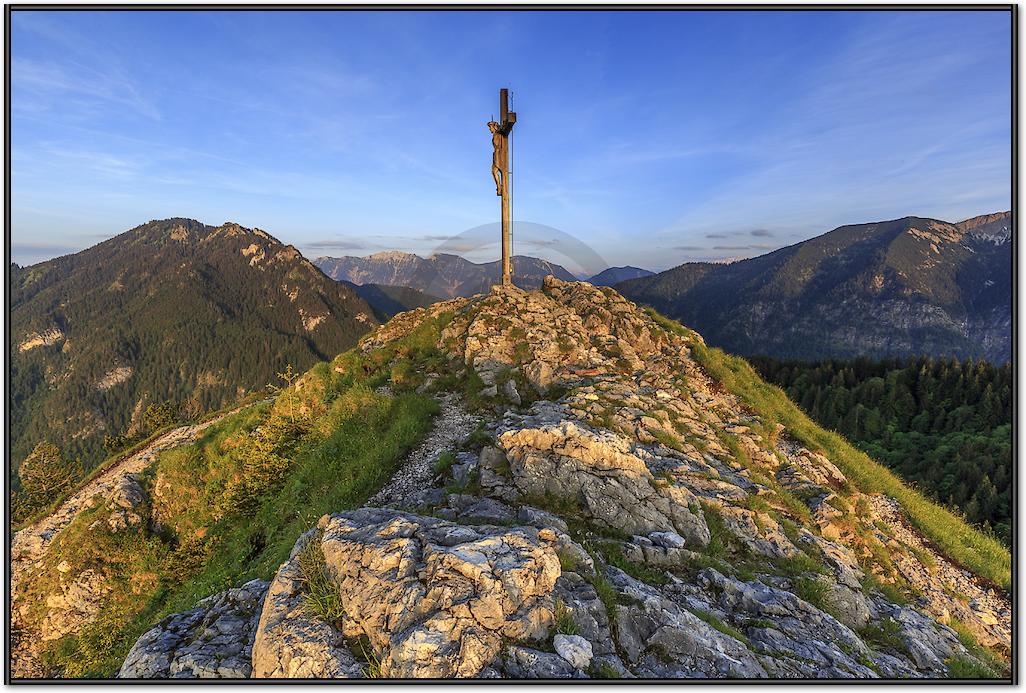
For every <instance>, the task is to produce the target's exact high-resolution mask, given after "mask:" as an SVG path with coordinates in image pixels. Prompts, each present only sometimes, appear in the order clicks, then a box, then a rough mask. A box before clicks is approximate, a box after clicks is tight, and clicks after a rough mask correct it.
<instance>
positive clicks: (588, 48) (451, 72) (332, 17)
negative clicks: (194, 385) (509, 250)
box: [11, 11, 1011, 270]
mask: <svg viewBox="0 0 1026 693" xmlns="http://www.w3.org/2000/svg"><path fill="white" fill-rule="evenodd" d="M1009 35H1010V14H1009V13H1008V12H980V11H976V12H676V13H674V12H636V13H633V12H632V13H624V12H621V13H617V12H578V13H569V12H500V11H492V12H477V13H475V12H434V13H431V12H377V13H374V12H369V13H366V12H362V13H358V12H313V13H300V12H108V13H104V12H85V11H83V12H42V11H17V12H14V13H13V14H12V39H11V50H12V58H11V59H12V63H11V68H12V71H11V75H12V92H13V93H12V104H11V107H12V148H11V163H12V189H13V195H12V200H11V202H12V205H11V206H12V215H13V224H12V228H11V233H12V252H13V259H14V260H15V261H16V262H21V263H27V262H37V261H40V260H42V259H45V258H48V257H53V256H56V255H61V254H64V253H68V252H74V251H77V250H80V249H82V248H85V247H88V246H90V245H93V244H95V243H97V242H99V241H100V240H102V239H103V238H107V237H109V236H112V235H115V234H117V233H120V232H122V231H124V230H126V229H128V228H131V227H133V226H136V225H138V224H141V223H144V222H146V221H148V220H150V219H160V218H165V217H170V216H186V217H192V218H196V219H199V220H201V221H204V222H206V223H210V224H219V223H221V222H223V221H226V220H232V221H237V222H239V223H241V224H243V225H246V226H258V227H260V228H262V229H265V230H267V231H269V232H270V233H272V234H274V235H275V236H277V237H278V238H280V239H281V240H283V241H285V242H288V243H292V244H294V245H296V246H297V247H299V248H300V249H301V250H302V251H303V252H304V253H305V254H306V255H307V256H309V257H315V256H318V255H365V254H369V253H372V252H375V251H379V250H385V249H393V248H396V249H402V250H409V251H412V252H419V253H421V254H428V253H430V252H431V251H432V250H433V249H435V248H436V247H438V246H439V245H440V244H441V243H443V241H444V240H445V239H447V238H451V237H453V236H456V235H458V234H460V233H461V232H463V231H464V230H466V229H470V228H474V227H479V226H480V225H482V224H487V223H490V222H493V221H495V220H497V217H498V211H499V208H498V200H497V198H496V197H495V194H494V186H493V184H492V180H491V175H490V172H489V166H490V163H491V151H490V139H489V133H488V131H487V129H486V127H485V122H486V121H487V120H488V119H489V117H491V116H492V115H494V114H495V113H496V111H497V91H498V88H499V87H501V86H509V87H511V88H512V90H513V92H514V100H515V107H516V110H517V112H518V116H519V122H518V124H517V126H516V131H515V133H514V138H515V139H514V146H515V152H514V167H515V174H514V182H515V213H516V217H517V218H518V219H521V220H525V221H531V222H536V224H537V226H531V227H529V228H531V229H535V228H537V229H545V228H546V226H547V227H553V228H555V229H558V230H559V231H561V232H563V233H565V234H569V235H570V236H572V237H575V238H577V239H579V240H581V241H582V242H584V243H585V244H587V245H588V246H590V247H591V248H593V249H594V250H595V251H596V252H597V253H598V254H599V255H600V256H601V257H602V258H604V259H605V260H606V261H608V262H609V263H610V264H613V265H623V264H633V265H639V266H642V267H648V268H651V269H656V270H659V269H665V268H667V267H670V266H674V265H676V264H679V263H681V262H684V261H688V260H693V259H719V258H724V257H738V256H751V255H758V254H762V253H764V252H767V251H768V250H771V249H773V248H777V247H780V246H783V245H789V244H791V243H794V242H797V241H799V240H802V239H804V238H809V237H811V236H815V235H818V234H820V233H823V232H825V231H827V230H829V229H831V228H834V227H836V226H839V225H841V224H845V223H859V222H866V221H875V220H881V219H890V218H896V217H901V216H905V215H910V214H915V215H920V216H932V217H936V218H941V219H946V220H950V221H957V220H961V219H963V218H967V217H970V216H975V215H977V214H982V213H986V212H993V211H999V210H1005V209H1008V208H1009V207H1010V205H1011V185H1010V175H1011V158H1010V156H1011V154H1010V146H1011V117H1010V109H1011V75H1010V61H1011V57H1010V50H1011V49H1010V38H1009ZM525 228H528V227H527V226H526V225H525ZM518 240H519V241H520V244H519V246H518V247H517V248H516V251H517V252H521V253H525V254H533V255H539V256H543V257H544V256H548V258H549V259H552V260H554V261H557V262H560V261H564V260H567V258H563V257H560V256H559V254H558V253H555V254H553V253H554V251H553V250H552V248H553V247H554V246H553V245H552V244H551V243H550V240H551V239H548V238H547V237H546V236H545V233H544V231H539V232H538V233H537V234H534V235H533V236H532V234H530V233H525V234H523V235H522V237H518ZM449 247H454V243H453V242H452V241H450V243H449ZM468 251H469V248H468ZM468 254H469V256H471V257H474V258H475V259H490V258H491V256H492V255H494V254H495V249H494V247H491V248H478V249H477V252H476V254H475V253H469V252H468ZM565 264H568V265H569V264H572V262H566V263H565Z"/></svg>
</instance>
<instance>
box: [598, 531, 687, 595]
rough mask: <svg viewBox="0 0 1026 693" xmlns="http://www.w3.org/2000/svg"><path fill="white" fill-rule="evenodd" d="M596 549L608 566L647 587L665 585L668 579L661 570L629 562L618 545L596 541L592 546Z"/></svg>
mask: <svg viewBox="0 0 1026 693" xmlns="http://www.w3.org/2000/svg"><path fill="white" fill-rule="evenodd" d="M593 545H594V546H595V548H596V549H598V551H599V553H600V554H601V556H602V558H603V559H604V560H605V562H606V563H607V564H608V565H611V566H614V567H616V568H619V569H620V570H622V571H623V572H625V573H627V574H628V575H630V576H631V577H632V578H635V579H637V580H641V581H642V582H645V583H648V584H649V585H665V584H666V583H667V582H669V581H670V579H669V578H668V577H667V576H666V572H665V571H663V570H657V569H655V568H650V567H648V566H646V565H642V564H640V563H635V562H634V561H630V560H628V559H627V557H626V556H624V555H623V549H621V548H620V546H621V545H620V544H618V543H616V542H612V541H596V542H594V544H593Z"/></svg>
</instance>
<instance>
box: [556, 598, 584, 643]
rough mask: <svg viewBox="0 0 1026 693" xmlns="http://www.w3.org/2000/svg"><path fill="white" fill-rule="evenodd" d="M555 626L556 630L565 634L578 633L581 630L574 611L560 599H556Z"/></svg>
mask: <svg viewBox="0 0 1026 693" xmlns="http://www.w3.org/2000/svg"><path fill="white" fill-rule="evenodd" d="M555 627H556V632H557V633H562V634H563V635H577V634H578V633H579V632H580V629H579V628H578V627H577V622H576V621H574V614H573V611H571V610H570V608H569V607H567V605H566V604H564V603H563V602H561V601H559V600H558V599H557V600H556V612H555Z"/></svg>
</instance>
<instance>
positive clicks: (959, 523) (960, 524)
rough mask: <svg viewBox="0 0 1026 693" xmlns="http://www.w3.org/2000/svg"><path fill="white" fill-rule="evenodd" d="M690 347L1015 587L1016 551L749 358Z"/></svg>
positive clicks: (770, 413)
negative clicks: (831, 425) (812, 414)
mask: <svg viewBox="0 0 1026 693" xmlns="http://www.w3.org/2000/svg"><path fill="white" fill-rule="evenodd" d="M663 320H667V319H666V318H663ZM670 322H672V321H670ZM660 324H663V323H662V322H660ZM667 329H669V328H667ZM675 333H676V334H679V332H676V331H675ZM691 353H692V355H693V356H694V358H695V359H696V360H697V361H698V363H699V364H700V365H701V366H702V367H703V368H704V369H705V370H706V371H707V372H708V373H709V375H710V376H712V377H713V378H714V379H716V380H718V381H720V382H721V383H722V384H723V386H724V387H725V388H727V389H728V390H729V391H730V392H732V393H734V394H735V395H736V396H738V397H739V398H740V399H741V401H742V402H743V403H744V404H745V405H746V406H748V407H750V408H751V409H753V410H754V411H755V412H756V413H757V414H758V415H759V416H760V417H761V418H763V419H764V420H766V421H770V422H778V423H781V424H783V425H784V426H785V427H786V428H787V430H788V432H789V433H790V434H791V435H793V436H794V437H795V438H797V439H798V440H799V441H801V443H802V444H803V445H805V446H806V447H808V448H810V449H812V450H817V451H820V452H822V453H823V454H825V455H826V456H827V457H828V458H829V459H830V461H831V462H833V463H834V464H836V465H837V467H838V468H839V469H840V470H841V471H842V473H843V474H844V475H845V476H846V477H847V478H848V480H849V481H850V482H852V483H854V484H855V485H856V486H857V487H858V488H859V489H860V490H861V491H863V492H864V493H883V494H886V495H888V496H890V497H892V498H894V499H895V500H897V501H898V503H900V504H901V507H902V508H903V509H904V511H905V513H906V514H907V516H908V518H909V520H910V521H911V522H912V524H913V525H914V526H915V527H916V528H917V529H918V530H919V531H921V532H922V533H923V534H924V535H925V536H926V537H927V538H929V539H930V540H931V541H932V542H933V543H934V544H935V545H937V546H938V547H939V548H940V549H941V551H943V552H944V553H945V555H947V556H948V557H949V558H951V559H952V560H954V561H955V562H957V563H959V564H961V565H963V566H965V567H966V568H968V569H970V570H972V571H973V572H974V573H976V574H977V575H980V576H981V577H984V578H986V579H988V580H991V581H993V582H994V583H996V584H998V585H1000V586H1001V587H1002V588H1004V589H1006V590H1007V589H1009V588H1010V586H1011V555H1010V553H1009V551H1008V549H1007V548H1005V547H1004V546H1003V545H1002V544H1001V543H1000V542H999V541H998V540H997V539H995V538H993V537H991V536H988V535H986V534H984V533H983V532H981V531H979V530H978V529H975V528H974V527H972V526H971V525H969V523H968V522H966V521H965V520H964V519H963V518H962V517H960V516H959V515H957V514H956V513H955V512H952V511H951V510H949V509H947V508H944V507H941V506H940V505H938V504H936V503H934V502H932V501H931V500H929V499H927V498H926V497H925V496H923V495H922V494H921V493H919V492H918V491H916V490H915V489H913V488H911V487H909V486H908V485H906V484H905V483H904V482H903V481H902V480H901V479H900V478H898V477H897V476H896V475H895V474H894V473H893V472H891V471H890V470H889V469H887V468H886V467H884V466H883V465H881V464H879V463H877V462H875V461H873V460H872V459H870V457H869V456H868V455H866V454H865V453H864V452H861V451H859V450H857V449H856V448H855V447H853V446H852V445H851V444H850V443H848V442H847V441H846V440H845V439H844V438H842V437H841V436H840V435H838V434H837V433H834V432H832V431H827V430H824V429H823V428H821V427H819V426H818V425H817V424H815V423H814V422H813V421H812V420H811V419H810V418H809V417H808V416H806V415H805V413H804V412H802V411H801V409H799V408H798V406H797V405H796V404H794V403H793V402H792V401H791V400H790V399H788V397H787V395H786V394H785V393H784V391H783V390H781V389H780V388H778V387H776V386H774V385H770V384H768V383H766V382H764V381H763V380H762V379H761V378H760V377H759V376H758V375H757V374H756V373H755V371H754V370H753V369H752V367H751V366H750V365H749V364H748V363H747V362H746V361H745V360H744V359H741V358H739V357H736V356H730V355H728V354H725V353H724V352H723V351H721V350H720V349H715V348H712V347H708V346H706V345H705V344H702V343H701V342H699V341H697V340H695V341H693V342H692V345H691Z"/></svg>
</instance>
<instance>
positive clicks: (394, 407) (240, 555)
mask: <svg viewBox="0 0 1026 693" xmlns="http://www.w3.org/2000/svg"><path fill="white" fill-rule="evenodd" d="M310 374H311V377H312V378H313V379H314V382H311V383H309V385H308V387H307V388H304V391H303V394H302V395H301V397H304V398H306V399H305V400H304V401H303V402H302V404H303V405H304V406H303V408H305V409H306V410H307V411H308V415H307V418H306V419H305V420H304V421H303V422H302V425H298V422H292V421H289V422H288V425H285V424H282V423H281V419H282V417H283V416H289V415H288V414H287V412H288V410H289V407H288V406H285V407H281V406H274V407H266V406H264V407H257V408H253V409H251V410H246V411H243V412H240V413H239V414H236V415H234V416H231V417H228V418H226V419H225V420H223V421H221V422H218V423H217V424H214V425H213V426H211V427H210V428H208V429H207V430H206V431H204V433H203V435H202V436H201V437H200V439H199V440H197V441H196V442H195V443H194V444H192V445H187V446H183V447H180V448H176V449H174V450H169V451H166V452H164V453H162V454H161V455H160V456H159V457H158V458H157V460H156V463H155V468H154V469H152V470H151V471H150V472H149V473H148V474H147V477H148V478H149V483H150V484H151V489H150V497H151V499H152V502H153V515H154V517H155V518H159V520H160V522H161V523H162V524H163V526H164V530H163V531H162V532H161V533H160V534H159V535H158V534H156V533H152V532H150V531H149V530H145V529H140V530H139V531H137V532H122V533H117V534H109V533H107V532H105V531H99V530H94V531H93V532H90V533H89V535H88V539H86V535H85V533H86V532H87V531H88V530H87V525H86V524H84V523H87V522H88V523H91V522H92V521H94V520H95V519H101V520H102V519H104V518H103V513H106V512H109V511H107V510H106V509H105V507H103V506H100V507H98V508H97V509H94V510H92V511H86V512H84V513H82V514H80V516H79V517H78V518H77V519H76V520H75V522H73V523H72V525H71V526H70V527H69V528H68V529H66V530H65V532H64V533H62V535H61V537H60V541H62V542H63V546H62V550H61V551H58V552H51V553H52V554H53V556H54V560H58V559H64V560H68V561H69V563H71V565H72V567H73V570H74V571H75V572H80V571H81V570H82V569H84V568H86V567H90V566H100V567H103V569H104V571H105V573H107V574H108V575H110V576H111V577H110V580H111V583H112V588H113V589H112V590H111V593H110V597H109V599H108V604H107V605H106V606H105V610H104V614H108V616H106V617H105V619H106V620H104V621H103V624H104V626H103V628H102V629H98V628H97V629H94V628H86V629H83V630H82V632H81V633H80V634H79V635H78V636H71V637H66V638H64V639H62V640H61V641H59V642H57V643H53V644H52V645H51V646H50V647H49V648H48V653H47V658H48V659H47V661H48V663H49V664H50V665H51V666H52V667H53V668H54V670H55V671H56V672H57V673H63V674H64V675H82V676H111V675H113V674H114V673H115V672H116V670H117V667H118V666H119V665H120V662H121V661H123V659H124V656H125V654H127V651H128V649H129V648H130V647H131V645H132V644H133V643H134V642H135V640H136V639H137V638H138V637H139V635H141V634H142V633H143V632H144V631H145V630H147V629H148V628H149V627H150V626H152V625H153V623H155V622H157V621H159V620H160V619H161V618H163V617H164V616H165V615H167V614H170V613H176V612H181V611H185V610H187V609H191V608H192V607H193V606H195V604H196V602H198V601H199V600H200V599H202V598H204V597H206V596H209V595H211V594H214V593H216V592H219V591H221V590H224V589H226V588H228V587H234V586H237V585H239V584H241V583H244V582H246V581H248V580H251V579H254V578H261V579H270V578H271V577H272V576H273V574H274V572H275V571H276V570H277V568H278V566H280V565H281V564H282V563H283V562H284V561H285V560H286V559H287V558H288V555H289V552H290V550H291V548H292V546H293V545H294V544H295V542H296V540H297V538H298V537H299V536H300V535H301V534H302V533H303V532H305V531H306V530H308V529H309V528H310V527H311V526H313V525H314V524H315V523H316V521H317V519H318V518H319V517H320V516H321V515H323V514H325V513H328V512H336V511H340V510H345V509H348V508H354V507H358V506H359V505H360V504H361V503H363V502H364V501H365V500H366V499H367V498H368V497H369V496H370V495H372V494H373V493H374V492H375V491H376V490H377V489H378V488H380V487H381V485H382V484H383V483H384V482H385V481H387V479H388V478H389V477H390V476H391V473H392V471H393V470H394V469H395V467H396V466H397V464H398V463H399V462H400V461H401V460H402V458H403V456H404V455H405V453H406V452H407V451H408V450H409V449H411V448H412V447H413V446H414V445H416V444H417V443H418V442H419V441H420V440H421V439H422V438H423V436H424V435H425V434H426V433H427V432H428V431H429V430H430V426H431V418H432V416H433V415H434V413H435V412H436V411H437V408H438V405H437V404H436V403H435V402H434V401H433V400H432V399H430V398H428V397H424V396H421V395H417V394H414V393H411V392H401V393H400V394H397V395H396V396H394V397H389V396H386V395H382V394H378V393H376V392H374V391H373V390H371V389H369V387H368V386H366V384H365V383H366V382H367V378H366V377H361V378H359V379H351V378H349V377H346V375H345V374H342V377H339V374H337V373H336V372H334V371H333V370H331V369H329V368H326V367H322V368H319V369H314V370H312V371H311V372H310ZM365 376H369V377H373V376H372V374H366V373H365ZM279 404H280V400H279ZM283 411H284V412H286V413H284V414H283ZM268 432H270V433H268ZM254 437H258V438H260V440H261V441H262V442H261V443H260V444H259V445H258V444H256V443H254V442H253V440H254ZM268 440H269V442H268ZM254 446H255V447H254ZM268 451H270V452H268ZM275 451H279V452H280V451H288V452H287V454H278V452H275ZM254 460H256V461H254ZM268 460H270V462H271V464H270V466H269V467H267V465H265V464H263V463H264V462H266V461H268ZM283 461H284V463H285V465H284V467H283V468H279V466H278V465H279V463H281V462H283ZM282 469H284V472H283V473H281V472H282ZM268 470H270V471H268ZM154 477H156V478H159V479H160V481H161V483H159V484H154V483H153V479H154ZM250 477H252V479H255V482H253V483H250V484H249V485H247V486H246V488H247V489H250V490H251V491H252V493H250V494H249V495H248V496H247V497H246V498H245V499H244V500H245V502H244V503H243V504H242V506H240V509H238V510H236V509H233V508H231V507H228V508H226V507H224V503H223V499H224V498H225V497H227V496H230V495H231V494H230V493H229V492H230V490H231V489H232V488H235V486H233V484H234V485H238V484H240V483H242V482H243V481H245V480H246V479H249V478H250ZM252 479H251V481H252ZM162 485H163V486H167V487H168V488H170V489H171V490H170V492H168V491H166V490H165V491H163V492H156V493H155V490H158V491H159V489H160V488H161V486H162ZM197 500H199V501H201V502H197ZM311 550H312V549H311ZM315 563H316V562H315V561H308V562H307V563H306V565H307V568H308V569H309V567H310V566H312V565H314V564H315ZM50 575H57V572H56V570H50V571H46V576H45V577H47V579H49V577H48V576H50ZM305 579H306V580H308V582H309V597H308V604H309V605H310V606H311V608H313V609H314V610H316V611H317V612H319V613H322V614H324V615H325V617H326V618H331V617H332V616H333V615H335V614H337V613H339V609H340V608H341V606H340V605H339V604H338V603H337V602H333V601H332V599H331V596H330V590H329V587H330V585H328V584H327V582H326V577H324V576H318V575H316V574H315V573H312V572H307V573H306V575H305ZM140 580H142V582H140ZM29 589H30V590H33V591H34V592H37V593H38V594H37V595H36V596H35V597H30V598H29V601H32V602H33V603H34V602H36V601H39V602H40V603H42V602H43V599H44V597H45V595H46V594H48V593H50V592H51V591H52V585H47V584H46V583H45V582H44V581H43V580H42V578H40V581H39V582H38V583H37V584H34V585H31V586H30V587H29ZM371 668H373V667H372V666H371Z"/></svg>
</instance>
